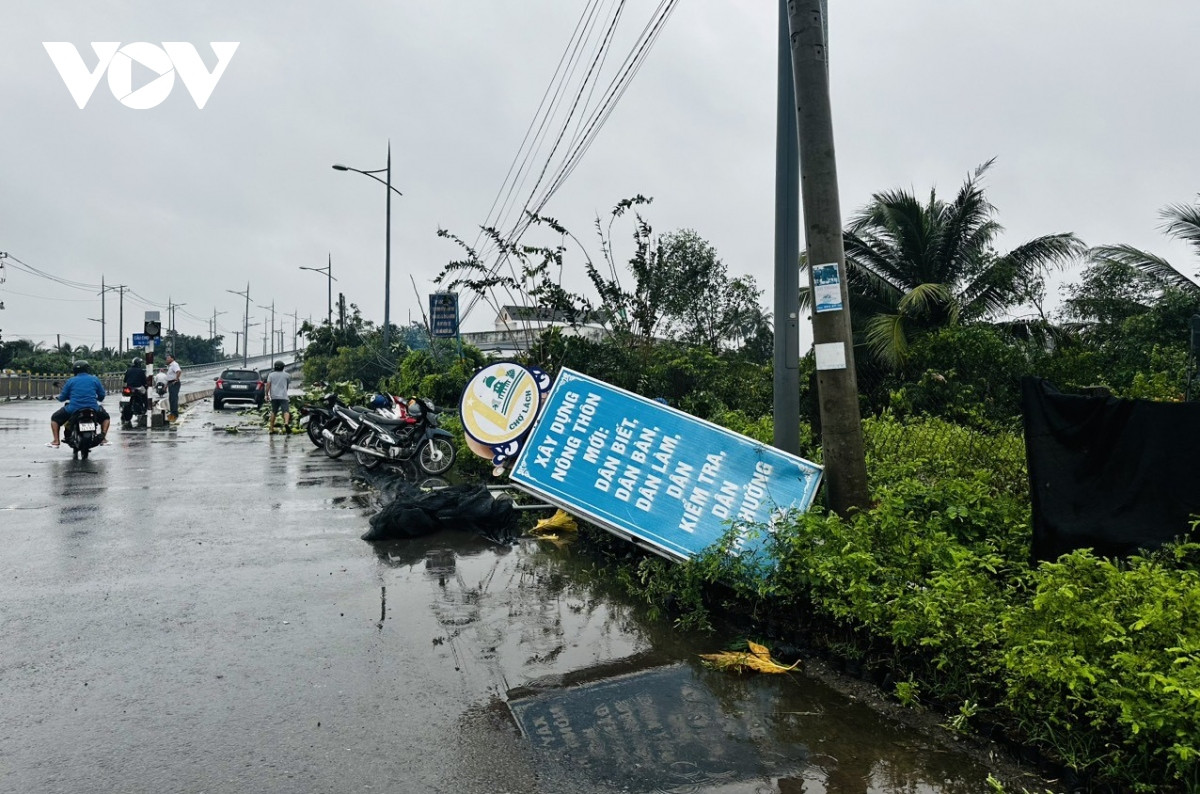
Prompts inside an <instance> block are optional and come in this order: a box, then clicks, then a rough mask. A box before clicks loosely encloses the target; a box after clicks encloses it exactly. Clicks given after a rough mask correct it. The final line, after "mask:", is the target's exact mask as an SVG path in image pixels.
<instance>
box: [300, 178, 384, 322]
mask: <svg viewBox="0 0 1200 794" xmlns="http://www.w3.org/2000/svg"><path fill="white" fill-rule="evenodd" d="M388 195H389V196H390V195H391V194H390V193H389V194H388ZM389 225H390V224H389ZM389 247H390V246H389ZM300 269H301V270H311V271H312V272H314V273H324V274H325V276H326V278H325V281H326V283H327V285H328V288H329V289H328V292H327V294H326V298H325V299H326V301H327V304H326V305H327V306H328V309H327V310H326V313H325V315H326V316H325V321H326V322H327V323H329V327H330V328H332V327H333V282H335V281H337V279H336V278H334V277H333V254H332V253H331V254H329V263H328V264H327V265H325V267H309V266H307V265H301V266H300ZM384 314H387V309H386V308H385V309H384Z"/></svg>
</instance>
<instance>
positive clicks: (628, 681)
mask: <svg viewBox="0 0 1200 794" xmlns="http://www.w3.org/2000/svg"><path fill="white" fill-rule="evenodd" d="M765 695H766V693H762V692H756V691H754V690H746V691H745V692H744V693H743V696H742V697H740V698H736V699H731V698H728V697H720V698H719V697H718V696H717V695H716V694H714V693H713V692H712V691H710V690H709V689H708V688H707V687H706V686H704V685H703V684H702V683H701V682H699V681H697V679H696V677H695V674H694V673H693V671H692V670H691V669H690V668H689V667H686V666H684V665H674V666H671V667H666V668H659V669H656V670H649V671H645V672H641V673H635V674H633V675H627V676H620V677H616V678H610V679H608V680H604V681H600V682H598V683H593V684H587V685H583V686H579V687H575V688H573V689H568V690H565V691H559V692H550V693H543V694H539V695H535V696H532V697H527V698H519V699H516V700H512V701H510V702H509V707H510V708H511V709H512V713H513V716H514V717H515V718H516V721H517V724H518V725H519V726H520V728H521V731H522V733H524V734H525V736H526V737H527V738H528V739H529V740H530V741H531V742H532V743H533V745H534V747H535V748H537V749H538V750H539V751H540V752H543V753H548V754H549V755H551V756H553V757H556V758H558V759H559V760H561V761H564V762H567V763H569V764H570V765H572V766H575V767H577V768H580V769H582V770H583V771H585V773H586V774H587V776H588V777H590V778H593V779H594V780H596V781H597V782H603V783H606V784H608V785H610V786H614V787H617V788H620V789H621V790H625V791H646V792H658V791H676V790H687V789H688V788H689V787H690V790H706V789H709V788H721V789H722V790H725V787H726V786H728V785H729V784H731V783H735V782H738V781H744V782H746V783H750V784H754V783H758V782H762V781H763V779H764V778H776V779H777V778H780V777H785V776H786V777H792V776H795V775H796V774H798V773H799V772H800V771H801V770H802V769H803V768H804V767H805V765H806V764H807V757H808V754H809V753H808V749H807V747H805V746H804V745H803V744H802V743H800V742H799V741H797V740H796V739H795V737H791V736H787V735H779V734H778V733H777V732H775V731H773V730H772V725H771V723H770V721H769V715H771V714H772V712H773V711H774V710H775V703H774V702H773V700H772V699H771V698H770V697H767V696H765ZM749 790H753V789H749Z"/></svg>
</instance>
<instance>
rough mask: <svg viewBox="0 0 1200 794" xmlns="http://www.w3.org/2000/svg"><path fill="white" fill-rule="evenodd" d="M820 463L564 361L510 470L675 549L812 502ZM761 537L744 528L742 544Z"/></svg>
mask: <svg viewBox="0 0 1200 794" xmlns="http://www.w3.org/2000/svg"><path fill="white" fill-rule="evenodd" d="M821 471H822V470H821V467H820V466H818V465H817V464H815V463H812V462H810V461H807V460H804V459H803V458H800V457H797V456H795V455H790V454H788V453H786V452H781V451H780V450H777V449H775V448H774V447H769V446H767V445H765V444H763V443H761V442H758V441H755V440H754V439H752V438H747V437H746V436H743V435H739V434H737V433H734V432H732V431H730V430H726V429H725V428H722V427H718V426H717V425H714V424H712V423H711V422H706V421H704V420H702V419H697V418H696V417H694V416H691V415H689V414H686V413H684V412H683V411H679V410H677V409H675V408H671V407H670V406H668V405H664V404H662V403H659V402H657V401H654V400H648V399H646V398H645V397H641V396H639V395H636V394H632V393H630V392H627V391H625V390H623V389H618V388H616V387H615V386H610V385H608V384H607V383H604V382H603V381H599V380H596V379H594V378H590V377H588V376H586V375H583V374H582V373H579V372H575V371H573V370H570V369H564V370H563V371H562V372H561V373H560V374H559V376H558V379H557V380H556V381H555V383H554V386H553V388H552V389H551V390H550V394H549V396H548V397H547V398H546V405H545V407H544V408H543V410H542V413H541V416H540V417H539V419H538V421H537V424H536V425H535V426H534V428H533V430H532V431H531V432H530V434H529V437H528V438H527V439H526V441H525V447H524V449H523V450H522V451H521V454H520V457H519V458H518V459H517V462H516V465H515V466H514V467H513V471H512V474H511V478H512V481H513V482H514V483H516V484H517V485H519V486H520V487H521V488H523V489H524V490H527V491H529V492H531V493H534V494H536V495H538V496H540V497H541V498H543V499H545V500H546V501H547V502H550V503H552V504H555V505H558V506H559V507H561V508H563V509H564V510H567V511H569V512H571V513H574V514H575V515H578V516H581V517H584V518H587V519H588V520H589V521H592V522H594V523H595V524H597V525H598V526H601V527H604V528H605V529H607V530H609V531H610V532H613V533H615V534H617V535H620V536H622V537H625V538H628V539H630V540H633V541H634V542H637V543H639V544H641V545H644V546H647V547H648V548H650V549H652V550H654V551H656V552H658V553H660V554H662V555H663V556H666V557H671V558H674V559H685V558H687V557H690V556H692V555H694V554H696V553H698V552H700V551H703V550H704V549H705V548H707V547H708V546H710V545H712V544H713V543H714V542H716V541H717V540H719V539H720V538H721V537H722V535H724V534H725V533H726V532H727V531H728V529H729V527H730V526H731V525H733V524H737V525H744V524H758V525H766V526H770V525H771V524H772V522H773V520H774V519H775V518H776V517H778V515H779V514H780V512H781V511H789V510H807V509H808V508H809V507H811V506H812V502H813V499H814V498H815V497H816V494H817V487H818V485H819V484H820V480H821ZM765 542H766V539H765V538H763V537H761V534H759V533H749V532H747V531H743V533H742V537H741V539H740V542H739V549H738V551H739V552H746V551H750V552H756V551H758V550H760V549H761V547H762V545H763V544H764V543H765Z"/></svg>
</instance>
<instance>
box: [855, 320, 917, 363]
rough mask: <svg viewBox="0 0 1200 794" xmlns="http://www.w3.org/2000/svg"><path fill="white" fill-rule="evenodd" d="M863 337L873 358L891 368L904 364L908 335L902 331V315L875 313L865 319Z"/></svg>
mask: <svg viewBox="0 0 1200 794" xmlns="http://www.w3.org/2000/svg"><path fill="white" fill-rule="evenodd" d="M864 337H865V340H866V344H867V349H868V350H870V351H871V354H872V355H873V356H875V358H877V359H879V360H880V361H882V362H883V363H884V364H886V365H888V366H889V367H891V368H893V369H899V368H900V367H902V366H903V365H904V362H905V360H906V359H907V358H908V337H907V336H906V335H905V333H904V316H903V315H900V314H877V315H875V316H874V317H872V318H870V319H869V320H868V321H867V327H866V333H865V334H864Z"/></svg>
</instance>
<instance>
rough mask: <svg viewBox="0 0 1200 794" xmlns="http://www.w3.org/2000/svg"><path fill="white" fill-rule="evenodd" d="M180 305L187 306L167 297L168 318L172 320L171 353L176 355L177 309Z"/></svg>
mask: <svg viewBox="0 0 1200 794" xmlns="http://www.w3.org/2000/svg"><path fill="white" fill-rule="evenodd" d="M180 306H187V304H186V303H172V302H171V298H170V296H168V297H167V319H168V320H170V322H171V355H172V356H174V355H175V352H176V351H175V337H176V336H177V334H176V332H175V310H176V309H178V308H179V307H180Z"/></svg>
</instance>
